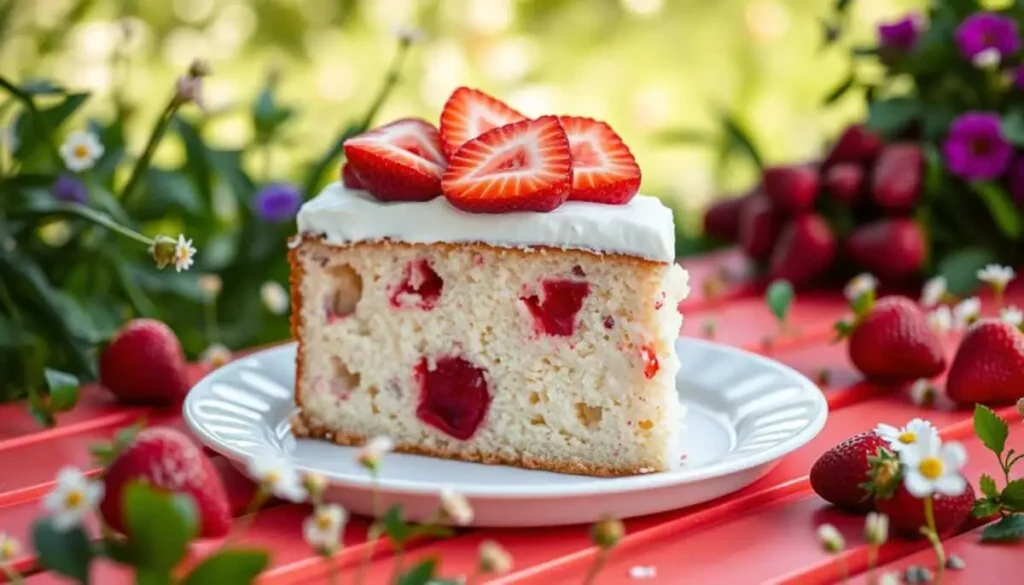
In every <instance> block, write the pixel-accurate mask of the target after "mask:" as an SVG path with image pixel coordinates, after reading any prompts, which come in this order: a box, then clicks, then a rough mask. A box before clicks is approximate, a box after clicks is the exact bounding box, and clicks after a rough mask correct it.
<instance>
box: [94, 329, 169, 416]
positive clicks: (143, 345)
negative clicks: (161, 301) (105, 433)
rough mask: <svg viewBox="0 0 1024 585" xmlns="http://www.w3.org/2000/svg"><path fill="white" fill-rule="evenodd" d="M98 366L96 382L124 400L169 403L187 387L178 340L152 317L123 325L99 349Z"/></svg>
mask: <svg viewBox="0 0 1024 585" xmlns="http://www.w3.org/2000/svg"><path fill="white" fill-rule="evenodd" d="M99 366H100V367H99V373H100V384H102V385H103V386H106V387H107V388H108V389H110V391H111V392H113V393H114V395H115V396H117V397H118V398H119V399H121V400H124V401H126V402H148V403H153V404H173V403H176V402H178V401H180V400H182V399H184V398H185V394H187V393H188V390H189V381H188V372H187V369H186V363H185V354H184V352H182V350H181V343H180V342H179V341H178V338H177V336H175V335H174V332H173V331H171V328H170V327H168V326H167V325H165V324H163V323H162V322H160V321H157V320H155V319H134V320H132V321H129V322H128V323H127V324H125V325H124V327H122V328H121V329H120V330H119V331H118V332H117V333H116V334H115V335H114V339H113V340H112V341H111V342H110V344H109V345H107V347H106V348H105V349H104V350H103V353H102V355H100V364H99Z"/></svg>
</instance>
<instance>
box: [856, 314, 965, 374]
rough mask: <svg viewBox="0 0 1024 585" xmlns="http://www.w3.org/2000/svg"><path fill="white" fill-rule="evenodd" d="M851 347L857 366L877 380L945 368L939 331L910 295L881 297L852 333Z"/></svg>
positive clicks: (937, 370) (928, 372)
mask: <svg viewBox="0 0 1024 585" xmlns="http://www.w3.org/2000/svg"><path fill="white" fill-rule="evenodd" d="M848 350H849V354H850V361H851V362H853V365H854V366H855V367H856V368H857V370H859V371H860V372H861V373H862V374H864V376H865V377H867V378H868V379H871V380H874V381H877V382H888V383H901V382H909V381H913V380H917V379H918V378H932V377H934V376H938V375H939V374H941V373H942V372H943V370H945V369H946V356H945V355H944V354H943V351H942V344H941V342H940V341H939V338H938V335H936V333H935V332H934V331H933V330H932V328H931V327H929V326H928V321H927V318H926V317H925V314H924V313H923V312H921V309H920V307H918V305H917V303H915V302H914V301H912V300H910V299H908V298H907V297H901V296H889V297H884V298H881V299H879V300H878V302H877V303H875V305H874V307H873V308H872V309H871V312H870V313H868V314H867V315H866V316H864V317H863V318H862V320H861V321H860V322H859V323H858V324H857V325H856V326H855V328H854V330H853V332H852V333H851V334H850V339H849V345H848Z"/></svg>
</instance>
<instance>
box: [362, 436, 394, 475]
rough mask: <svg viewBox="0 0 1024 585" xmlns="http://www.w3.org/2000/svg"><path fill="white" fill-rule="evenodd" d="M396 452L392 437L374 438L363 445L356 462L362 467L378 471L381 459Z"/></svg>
mask: <svg viewBox="0 0 1024 585" xmlns="http://www.w3.org/2000/svg"><path fill="white" fill-rule="evenodd" d="M394 450H395V442H394V441H393V440H392V439H391V437H385V436H383V435H381V436H378V437H373V438H372V439H370V440H369V441H367V442H366V444H365V445H363V447H362V449H360V450H359V453H357V454H356V461H358V462H359V464H360V465H362V466H363V467H365V468H367V469H369V470H370V471H374V470H376V469H377V465H378V464H379V463H380V458H381V457H382V456H383V455H384V454H385V453H390V452H392V451H394Z"/></svg>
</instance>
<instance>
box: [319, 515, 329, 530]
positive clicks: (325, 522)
mask: <svg viewBox="0 0 1024 585" xmlns="http://www.w3.org/2000/svg"><path fill="white" fill-rule="evenodd" d="M331 524H332V523H331V517H330V516H329V515H327V514H317V515H316V527H317V528H319V529H320V530H323V531H324V532H326V531H327V530H330V528H331Z"/></svg>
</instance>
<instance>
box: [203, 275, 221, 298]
mask: <svg viewBox="0 0 1024 585" xmlns="http://www.w3.org/2000/svg"><path fill="white" fill-rule="evenodd" d="M223 286H224V281H222V280H221V278H220V276H217V275H216V274H204V275H202V276H200V277H199V291H200V292H202V293H203V297H204V298H205V299H206V300H207V301H212V300H213V299H215V298H217V295H219V294H220V290H221V288H223Z"/></svg>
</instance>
